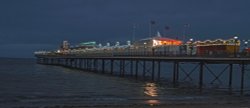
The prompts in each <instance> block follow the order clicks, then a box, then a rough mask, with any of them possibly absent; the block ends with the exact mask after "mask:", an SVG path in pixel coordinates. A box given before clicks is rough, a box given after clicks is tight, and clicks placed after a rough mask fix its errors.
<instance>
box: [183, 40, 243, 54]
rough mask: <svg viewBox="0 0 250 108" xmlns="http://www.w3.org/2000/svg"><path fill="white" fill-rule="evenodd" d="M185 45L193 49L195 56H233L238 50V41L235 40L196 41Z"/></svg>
mask: <svg viewBox="0 0 250 108" xmlns="http://www.w3.org/2000/svg"><path fill="white" fill-rule="evenodd" d="M187 44H188V45H191V46H193V47H194V49H195V50H196V55H197V56H212V55H213V56H217V55H221V56H223V55H230V56H233V55H235V54H237V53H238V52H239V50H240V40H236V39H229V40H222V39H216V40H206V41H196V42H193V43H190V42H189V43H187Z"/></svg>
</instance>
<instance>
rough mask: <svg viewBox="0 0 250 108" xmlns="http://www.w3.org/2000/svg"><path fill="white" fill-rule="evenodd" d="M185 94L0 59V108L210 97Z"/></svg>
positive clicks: (150, 102)
mask: <svg viewBox="0 0 250 108" xmlns="http://www.w3.org/2000/svg"><path fill="white" fill-rule="evenodd" d="M187 91H188V90H187ZM187 91H183V90H179V89H175V88H172V87H170V86H167V85H164V84H158V83H154V82H150V81H142V80H135V79H134V78H121V77H118V76H110V75H103V74H97V73H93V72H85V71H82V70H74V69H68V68H64V67H59V66H51V65H40V64H36V62H35V59H9V58H2V59H0V108H26V107H27V108H29V107H32V108H43V107H47V106H57V105H59V106H67V105H68V106H72V105H73V106H77V105H79V106H96V105H135V104H145V105H154V104H164V103H165V104H166V103H169V102H170V103H171V102H180V101H185V102H186V101H193V100H197V101H200V100H207V99H210V98H211V96H209V95H200V94H199V93H196V92H192V91H191V92H187Z"/></svg>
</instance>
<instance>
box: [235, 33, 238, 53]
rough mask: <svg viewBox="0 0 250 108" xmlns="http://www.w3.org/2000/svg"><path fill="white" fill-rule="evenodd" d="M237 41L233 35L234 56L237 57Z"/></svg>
mask: <svg viewBox="0 0 250 108" xmlns="http://www.w3.org/2000/svg"><path fill="white" fill-rule="evenodd" d="M237 41H238V37H237V36H234V57H237V51H236V50H237V49H236V46H237Z"/></svg>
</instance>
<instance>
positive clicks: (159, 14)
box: [0, 0, 250, 58]
mask: <svg viewBox="0 0 250 108" xmlns="http://www.w3.org/2000/svg"><path fill="white" fill-rule="evenodd" d="M150 21H155V24H154V25H153V28H152V29H153V31H152V34H156V32H157V31H159V32H160V33H161V34H162V35H163V36H164V37H168V38H178V39H181V38H182V37H183V31H184V29H185V31H186V33H185V34H186V35H187V36H186V38H193V39H194V40H206V39H217V38H222V39H229V38H232V37H234V36H235V35H237V36H238V37H239V39H241V40H246V39H250V30H249V29H250V27H249V25H250V0H1V1H0V52H1V53H0V57H21V58H30V57H34V56H33V52H34V51H37V50H55V49H57V48H59V45H60V44H61V43H62V41H63V40H68V41H69V42H70V43H71V44H72V45H75V44H77V43H80V42H86V41H96V42H97V43H102V44H105V43H107V42H110V43H111V44H114V43H115V42H116V41H120V42H121V43H124V44H125V42H126V41H127V40H132V37H133V32H134V31H135V39H136V40H139V39H142V38H147V37H149V36H150V35H149V25H150ZM186 24H189V25H190V26H189V27H188V28H185V26H184V25H186ZM134 26H135V29H134ZM166 26H168V27H169V30H164V28H165V27H166Z"/></svg>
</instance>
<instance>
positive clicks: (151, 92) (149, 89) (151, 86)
mask: <svg viewBox="0 0 250 108" xmlns="http://www.w3.org/2000/svg"><path fill="white" fill-rule="evenodd" d="M144 94H146V95H147V96H150V97H157V96H158V91H157V86H156V84H155V83H146V85H145V87H144ZM146 104H149V105H151V106H153V105H157V104H160V101H159V100H157V99H149V100H147V101H146Z"/></svg>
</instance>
